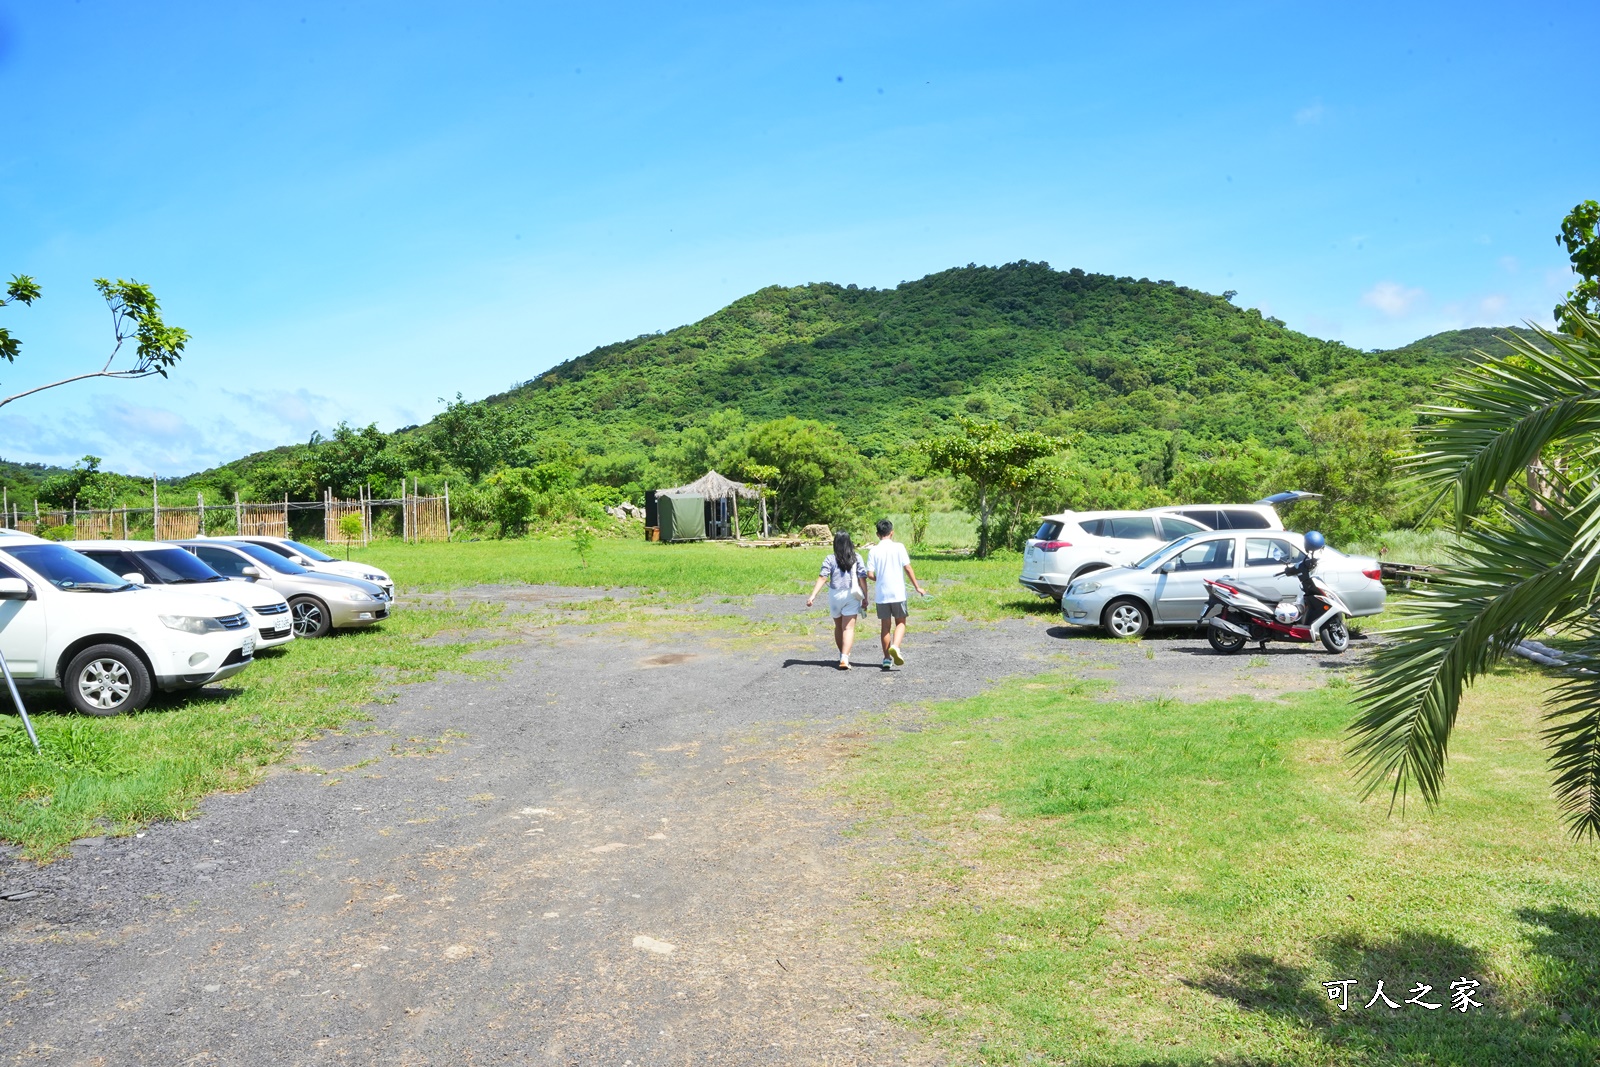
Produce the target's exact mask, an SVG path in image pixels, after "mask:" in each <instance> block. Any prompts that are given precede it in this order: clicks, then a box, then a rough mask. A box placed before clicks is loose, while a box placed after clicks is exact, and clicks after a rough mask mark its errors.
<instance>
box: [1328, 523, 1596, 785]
mask: <svg viewBox="0 0 1600 1067" xmlns="http://www.w3.org/2000/svg"><path fill="white" fill-rule="evenodd" d="M1587 517H1588V516H1587V515H1585V514H1570V515H1553V516H1544V515H1539V514H1536V513H1534V512H1532V511H1529V510H1527V509H1524V508H1519V507H1514V506H1510V505H1507V506H1506V507H1505V508H1504V509H1503V512H1502V516H1501V518H1502V520H1503V521H1502V522H1501V523H1496V524H1489V523H1487V522H1482V521H1480V522H1477V523H1475V524H1474V525H1473V526H1472V527H1471V528H1470V529H1469V530H1468V531H1467V533H1466V535H1465V536H1464V537H1463V540H1462V544H1461V546H1460V549H1459V557H1458V559H1457V561H1456V563H1455V565H1454V566H1453V567H1451V568H1450V570H1449V571H1448V572H1447V573H1446V574H1445V575H1443V576H1441V577H1440V578H1438V579H1437V580H1435V581H1434V582H1433V583H1432V584H1431V586H1430V588H1429V589H1427V590H1426V591H1424V592H1422V593H1421V594H1420V595H1419V597H1418V600H1419V602H1420V604H1419V609H1418V610H1417V612H1416V613H1415V617H1416V621H1415V622H1413V623H1412V624H1411V625H1408V626H1405V627H1402V628H1400V629H1397V630H1394V631H1391V635H1392V636H1394V637H1397V638H1399V640H1397V641H1394V642H1391V643H1388V644H1385V645H1384V646H1382V647H1381V648H1379V650H1378V652H1377V653H1376V654H1375V655H1374V657H1373V669H1372V672H1371V673H1370V674H1369V676H1368V677H1367V679H1366V680H1365V682H1364V683H1363V685H1362V688H1361V691H1360V693H1359V694H1358V696H1357V702H1358V704H1359V706H1360V708H1361V712H1360V714H1359V715H1358V717H1357V718H1356V721H1355V722H1354V723H1352V724H1351V727H1350V741H1351V744H1350V750H1351V754H1352V755H1353V756H1354V757H1355V758H1356V760H1357V774H1358V776H1359V777H1360V778H1362V779H1363V782H1364V787H1365V792H1366V794H1367V795H1371V794H1372V793H1373V792H1375V791H1376V790H1378V789H1379V788H1380V787H1382V786H1383V785H1384V784H1385V783H1391V788H1392V793H1391V797H1390V804H1391V808H1392V807H1393V805H1394V804H1395V803H1400V802H1403V800H1404V798H1405V797H1406V796H1407V794H1408V792H1409V790H1410V788H1411V787H1412V786H1413V785H1415V787H1416V789H1417V791H1418V792H1419V793H1421V795H1422V797H1423V800H1424V801H1425V802H1426V803H1428V804H1429V805H1432V804H1433V803H1434V802H1436V801H1437V800H1438V797H1439V790H1440V784H1441V782H1442V781H1443V777H1444V766H1445V761H1446V757H1447V754H1448V749H1449V741H1450V733H1451V730H1452V729H1453V728H1454V726H1455V720H1456V713H1457V710H1458V709H1459V707H1460V704H1461V695H1462V692H1463V691H1464V690H1465V688H1466V686H1468V685H1470V684H1471V683H1472V681H1473V680H1474V679H1475V678H1477V677H1478V676H1480V675H1481V674H1483V673H1484V672H1485V671H1487V670H1488V669H1489V668H1490V667H1492V666H1493V665H1494V664H1495V663H1496V662H1498V661H1499V659H1500V658H1501V657H1502V656H1503V655H1504V654H1505V652H1506V651H1507V650H1508V649H1509V648H1511V647H1512V646H1513V645H1515V644H1516V643H1517V642H1518V641H1520V640H1522V639H1523V638H1524V637H1526V636H1528V635H1529V634H1531V633H1533V632H1535V631H1536V630H1538V629H1539V628H1541V627H1543V626H1545V625H1547V624H1548V623H1550V622H1551V621H1554V620H1558V619H1566V618H1570V617H1571V616H1572V615H1574V614H1575V613H1577V612H1579V611H1583V610H1586V609H1587V607H1588V605H1589V602H1590V601H1589V597H1588V591H1587V589H1586V588H1585V585H1584V584H1583V583H1582V581H1581V579H1582V578H1585V577H1589V576H1590V575H1589V574H1588V573H1587V570H1588V569H1592V568H1593V567H1594V566H1595V564H1594V563H1593V562H1592V561H1591V562H1590V563H1588V564H1586V565H1585V564H1583V563H1581V562H1580V560H1579V558H1578V557H1576V556H1575V555H1574V553H1573V545H1574V542H1575V540H1576V537H1577V534H1578V531H1579V529H1580V527H1581V526H1582V525H1583V520H1584V519H1586V518H1587Z"/></svg>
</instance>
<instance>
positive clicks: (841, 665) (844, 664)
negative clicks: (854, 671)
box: [839, 659, 850, 671]
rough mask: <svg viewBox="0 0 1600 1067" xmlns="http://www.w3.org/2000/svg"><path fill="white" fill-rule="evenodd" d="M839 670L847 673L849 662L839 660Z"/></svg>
mask: <svg viewBox="0 0 1600 1067" xmlns="http://www.w3.org/2000/svg"><path fill="white" fill-rule="evenodd" d="M839 669H840V670H841V671H847V670H849V669H850V661H849V660H847V659H842V660H840V661H839Z"/></svg>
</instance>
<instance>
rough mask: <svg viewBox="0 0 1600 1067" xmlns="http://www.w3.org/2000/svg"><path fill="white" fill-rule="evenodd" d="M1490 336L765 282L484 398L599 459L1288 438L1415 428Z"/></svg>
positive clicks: (1239, 312) (1029, 276) (1184, 297)
mask: <svg viewBox="0 0 1600 1067" xmlns="http://www.w3.org/2000/svg"><path fill="white" fill-rule="evenodd" d="M1493 332H1494V331H1488V330H1470V331H1459V332H1458V333H1455V334H1440V335H1437V336H1435V337H1431V338H1427V339H1425V340H1423V341H1419V342H1416V343H1415V344H1412V345H1409V346H1407V347H1405V348H1403V349H1398V350H1395V351H1393V352H1362V351H1359V350H1357V349H1354V348H1350V347H1349V346H1347V345H1343V344H1340V343H1338V342H1332V341H1322V340H1318V339H1316V338H1314V337H1308V336H1306V335H1305V334H1301V333H1297V332H1295V331H1293V330H1289V329H1287V328H1285V327H1284V325H1283V324H1282V323H1280V322H1278V321H1277V320H1275V319H1271V318H1263V317H1262V316H1261V314H1260V313H1259V312H1257V311H1255V310H1252V309H1244V308H1239V307H1235V306H1234V305H1233V304H1231V303H1230V302H1229V301H1228V300H1227V299H1224V298H1223V297H1220V296H1213V295H1211V294H1209V293H1203V292H1200V291H1198V290H1194V289H1189V288H1185V287H1183V286H1179V285H1174V284H1172V283H1171V282H1166V281H1156V282H1152V281H1150V280H1148V279H1140V280H1137V281H1136V280H1134V279H1132V278H1115V277H1111V276H1109V275H1103V274H1087V273H1085V272H1083V271H1081V270H1070V271H1057V270H1053V269H1051V268H1050V267H1049V266H1048V265H1047V264H1043V263H1027V262H1022V263H1014V264H1009V265H1007V266H1003V267H965V268H959V269H955V270H948V271H944V272H941V273H939V274H933V275H930V276H928V277H926V278H923V279H921V280H919V281H915V282H906V283H903V284H901V285H899V286H897V287H895V288H893V289H881V290H880V289H858V288H856V287H855V286H839V285H832V284H814V285H804V286H796V287H794V288H779V287H771V288H767V289H762V290H760V291H759V292H756V293H753V294H751V295H750V296H747V297H744V298H743V299H741V300H738V301H735V302H734V303H733V304H730V305H729V306H728V307H726V308H724V309H722V310H721V311H718V312H716V313H715V314H713V315H711V316H709V317H707V318H705V319H702V320H701V321H699V322H696V323H694V324H692V325H689V326H683V327H679V328H678V329H675V330H670V331H668V332H666V333H663V334H651V335H646V336H643V337H637V338H634V339H633V340H631V341H623V342H619V343H617V344H612V345H606V346H604V347H602V348H597V349H595V350H594V351H592V352H589V353H587V354H585V355H583V356H580V357H578V358H577V359H573V360H570V361H568V362H566V363H563V364H561V365H560V366H558V367H555V368H553V369H551V370H550V371H548V372H546V373H545V374H543V375H540V376H539V377H538V378H537V379H534V380H532V381H529V382H528V383H526V384H524V385H523V386H521V387H520V388H518V389H516V390H513V391H511V392H508V393H504V394H500V395H498V396H494V397H490V398H488V400H487V401H486V402H487V403H490V404H495V405H503V406H507V407H510V408H513V409H515V410H516V412H517V416H518V421H519V422H520V423H521V424H522V425H523V426H524V428H525V431H526V433H527V434H528V435H530V436H532V437H535V438H537V437H542V436H544V435H548V434H559V435H561V436H562V437H563V438H566V439H569V440H572V441H574V442H576V443H579V444H581V445H583V446H584V447H586V448H587V449H589V450H590V451H595V452H604V451H608V450H610V449H613V448H615V447H616V445H617V442H618V440H619V439H622V440H625V439H626V438H627V437H628V436H629V435H630V434H633V433H636V432H640V431H645V432H649V431H654V432H662V431H668V430H672V429H676V428H679V427H681V426H683V425H686V424H689V423H692V422H694V421H695V420H697V419H699V418H701V417H703V416H704V415H705V414H706V413H707V412H709V411H711V410H713V409H716V408H723V407H736V408H739V409H740V410H742V411H743V412H744V413H745V414H746V415H747V416H749V417H751V418H756V419H764V418H773V417H777V416H781V415H791V414H792V415H798V416H801V417H807V418H815V419H820V420H823V421H827V422H833V423H836V424H837V425H838V426H839V428H840V429H841V430H842V431H843V432H844V433H845V434H846V436H848V437H850V438H851V439H853V440H854V441H855V442H856V443H857V444H858V446H860V447H862V448H863V450H864V451H866V452H868V453H869V454H871V453H873V452H878V451H882V450H884V449H886V448H889V447H892V446H894V445H897V444H901V443H903V442H905V441H907V440H910V439H913V438H915V437H918V436H921V435H923V434H925V433H926V432H928V431H929V430H931V429H934V428H936V427H938V426H939V425H940V424H941V423H943V422H944V421H945V420H947V419H948V418H950V417H951V416H954V415H957V414H974V415H979V416H982V417H985V418H1005V417H1007V416H1016V417H1017V418H1019V419H1021V420H1023V421H1024V422H1026V423H1027V424H1029V425H1032V426H1037V427H1039V428H1042V429H1046V430H1052V431H1059V432H1077V433H1081V434H1087V435H1089V436H1090V437H1091V438H1097V439H1101V438H1106V437H1122V438H1126V437H1129V436H1131V437H1134V438H1151V437H1152V435H1154V436H1164V435H1165V434H1166V433H1167V432H1169V431H1172V430H1181V431H1184V432H1185V433H1186V434H1188V435H1189V436H1191V437H1193V438H1197V439H1200V440H1207V439H1214V440H1237V439H1244V438H1247V437H1255V438H1257V439H1259V440H1261V441H1262V442H1263V443H1268V444H1289V443H1291V442H1292V441H1293V439H1294V438H1295V435H1296V433H1297V426H1298V424H1299V423H1300V422H1302V421H1303V420H1304V419H1306V418H1307V417H1309V416H1310V415H1312V414H1314V413H1316V412H1317V411H1319V410H1323V409H1326V408H1329V407H1346V406H1353V407H1355V408H1358V409H1360V410H1361V411H1363V412H1364V413H1366V414H1367V415H1368V416H1369V417H1371V418H1372V419H1373V420H1374V421H1376V422H1379V423H1385V424H1408V423H1409V422H1410V421H1411V414H1410V411H1411V408H1412V406H1413V405H1415V404H1416V403H1418V402H1419V401H1423V400H1425V399H1427V397H1428V395H1429V392H1430V390H1431V388H1432V387H1433V385H1434V383H1435V382H1437V381H1438V379H1439V378H1440V377H1442V376H1443V375H1444V374H1446V373H1448V372H1449V371H1450V370H1451V369H1452V368H1454V367H1456V366H1458V365H1459V364H1460V362H1461V359H1462V357H1463V356H1464V354H1465V352H1466V351H1467V350H1469V349H1470V348H1471V347H1473V346H1474V345H1485V344H1494V341H1493V337H1492V334H1493ZM1123 445H1124V446H1131V447H1132V448H1134V449H1135V450H1137V451H1149V450H1150V449H1151V448H1155V447H1157V446H1156V445H1155V444H1153V443H1147V442H1135V441H1124V442H1123Z"/></svg>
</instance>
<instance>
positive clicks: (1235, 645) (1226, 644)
mask: <svg viewBox="0 0 1600 1067" xmlns="http://www.w3.org/2000/svg"><path fill="white" fill-rule="evenodd" d="M1206 640H1207V641H1209V642H1211V647H1212V648H1214V649H1216V650H1217V651H1218V652H1221V653H1222V654H1223V655H1224V656H1231V655H1232V654H1233V653H1235V652H1237V651H1239V650H1240V649H1241V648H1243V647H1244V642H1245V638H1244V635H1243V634H1236V633H1233V632H1232V631H1229V630H1224V629H1223V628H1222V627H1220V626H1208V627H1206Z"/></svg>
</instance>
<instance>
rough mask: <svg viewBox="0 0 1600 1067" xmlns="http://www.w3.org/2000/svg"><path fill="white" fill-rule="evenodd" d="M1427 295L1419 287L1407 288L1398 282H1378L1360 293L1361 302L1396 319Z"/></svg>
mask: <svg viewBox="0 0 1600 1067" xmlns="http://www.w3.org/2000/svg"><path fill="white" fill-rule="evenodd" d="M1427 295H1428V294H1427V293H1424V292H1423V291H1422V290H1421V289H1408V288H1406V287H1405V286H1403V285H1401V284H1400V283H1399V282H1379V283H1378V284H1377V285H1374V286H1373V287H1372V288H1371V289H1368V290H1367V291H1366V292H1364V293H1362V294H1361V302H1362V303H1363V304H1366V305H1367V306H1368V307H1374V308H1377V309H1378V310H1379V311H1381V312H1383V313H1384V314H1385V315H1387V316H1389V317H1390V318H1392V319H1398V318H1400V317H1401V316H1402V315H1408V314H1410V313H1411V309H1412V308H1414V307H1415V306H1416V305H1417V303H1418V302H1419V301H1421V300H1422V299H1423V297H1425V296H1427Z"/></svg>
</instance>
